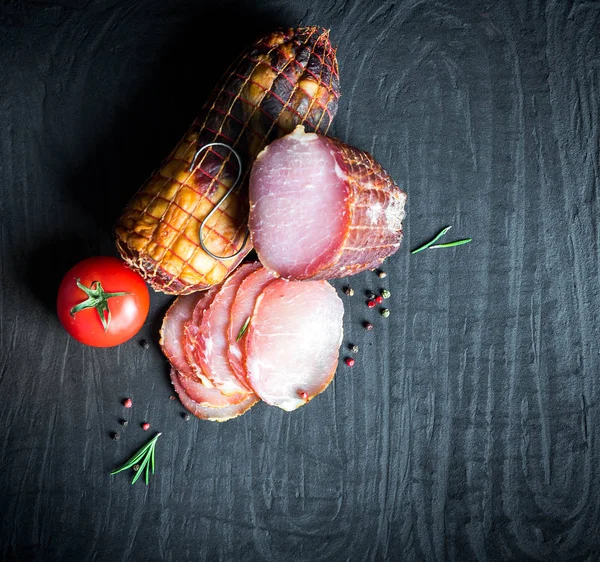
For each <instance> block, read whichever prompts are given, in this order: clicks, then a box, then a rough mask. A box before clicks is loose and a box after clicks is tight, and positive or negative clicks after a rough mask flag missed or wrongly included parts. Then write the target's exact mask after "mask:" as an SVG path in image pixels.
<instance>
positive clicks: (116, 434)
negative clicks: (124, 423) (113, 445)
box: [111, 431, 121, 441]
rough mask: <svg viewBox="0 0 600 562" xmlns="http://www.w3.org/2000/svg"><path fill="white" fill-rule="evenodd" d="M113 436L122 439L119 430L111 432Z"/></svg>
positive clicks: (116, 439)
mask: <svg viewBox="0 0 600 562" xmlns="http://www.w3.org/2000/svg"><path fill="white" fill-rule="evenodd" d="M111 437H112V438H113V439H114V440H115V441H118V440H119V439H121V435H120V434H119V432H118V431H115V432H113V433H112V434H111Z"/></svg>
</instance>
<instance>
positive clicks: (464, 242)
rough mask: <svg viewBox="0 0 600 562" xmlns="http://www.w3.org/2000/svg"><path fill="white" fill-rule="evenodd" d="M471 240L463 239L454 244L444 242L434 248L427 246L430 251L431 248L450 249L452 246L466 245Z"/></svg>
mask: <svg viewBox="0 0 600 562" xmlns="http://www.w3.org/2000/svg"><path fill="white" fill-rule="evenodd" d="M471 240H473V239H472V238H465V239H464V240H456V242H446V243H445V244H436V245H435V246H429V249H430V250H433V248H452V247H453V246H462V245H463V244H468V243H469V242H471Z"/></svg>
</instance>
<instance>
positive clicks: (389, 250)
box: [249, 126, 406, 279]
mask: <svg viewBox="0 0 600 562" xmlns="http://www.w3.org/2000/svg"><path fill="white" fill-rule="evenodd" d="M249 194H250V216H249V228H250V233H251V239H252V243H253V245H254V247H255V249H256V252H257V254H258V257H259V259H260V261H261V262H262V264H263V265H264V266H265V267H266V268H268V269H270V270H272V271H274V272H276V273H277V274H279V275H280V276H281V277H284V278H287V279H310V278H313V279H328V278H333V277H344V276H346V275H351V274H354V273H358V272H359V271H363V270H365V269H373V268H375V267H377V266H378V265H379V264H380V263H381V262H382V261H383V260H384V259H385V258H386V257H388V256H389V255H391V254H393V253H394V252H395V251H396V250H397V249H398V247H399V246H400V242H401V240H402V220H403V218H404V204H405V201H406V194H405V193H403V192H402V191H401V190H400V189H399V188H398V186H397V185H396V184H395V183H394V181H393V180H392V179H391V177H390V176H389V175H388V174H387V173H386V172H385V170H383V168H382V167H381V166H380V165H379V164H378V163H377V162H375V161H374V160H373V158H372V157H371V156H370V155H369V154H367V153H366V152H363V151H361V150H358V149H356V148H353V147H351V146H349V145H346V144H344V143H342V142H341V141H339V140H336V139H331V138H328V137H325V136H322V135H318V134H316V133H305V132H304V128H303V127H302V126H298V127H297V128H296V129H295V130H294V131H293V132H292V133H290V134H288V135H286V136H285V137H282V138H281V139H278V140H276V141H274V142H273V143H271V144H270V145H269V146H268V147H267V148H265V149H264V150H263V151H262V152H261V153H260V154H259V155H258V157H257V159H256V162H255V163H254V166H253V167H252V172H251V174H250V188H249Z"/></svg>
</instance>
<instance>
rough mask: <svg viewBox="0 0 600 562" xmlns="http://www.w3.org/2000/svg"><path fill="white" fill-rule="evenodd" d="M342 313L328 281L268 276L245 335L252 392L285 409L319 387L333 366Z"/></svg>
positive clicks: (330, 376)
mask: <svg viewBox="0 0 600 562" xmlns="http://www.w3.org/2000/svg"><path fill="white" fill-rule="evenodd" d="M343 316H344V306H343V304H342V301H341V299H340V298H339V297H338V295H337V292H336V290H335V289H334V288H333V287H332V286H331V285H330V284H329V283H327V281H287V280H285V279H275V280H273V281H271V282H270V283H269V284H268V285H267V286H266V287H265V289H264V290H263V291H262V293H261V294H260V296H259V297H258V299H257V300H256V304H255V306H254V312H253V314H252V318H251V320H250V324H249V327H248V331H247V332H246V335H245V344H246V372H247V375H248V382H249V383H250V384H251V386H252V388H253V389H254V392H256V394H257V395H258V396H259V397H260V398H261V399H262V400H264V401H265V402H266V403H267V404H271V405H273V406H278V407H280V408H282V409H284V410H288V411H291V410H295V409H296V408H298V407H300V406H302V405H304V404H306V403H307V402H308V401H309V400H311V399H312V398H314V397H315V396H316V395H317V394H319V393H321V392H323V390H325V388H327V386H328V385H329V383H330V382H331V380H332V379H333V376H334V374H335V370H336V367H337V362H338V353H339V348H340V344H341V343H342V335H343V325H342V319H343Z"/></svg>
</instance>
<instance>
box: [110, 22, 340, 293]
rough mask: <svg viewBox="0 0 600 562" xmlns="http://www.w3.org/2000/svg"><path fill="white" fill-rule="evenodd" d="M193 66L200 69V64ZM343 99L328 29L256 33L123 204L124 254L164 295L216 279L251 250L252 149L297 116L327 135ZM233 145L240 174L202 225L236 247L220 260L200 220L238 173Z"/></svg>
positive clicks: (120, 238) (118, 232)
mask: <svg viewBox="0 0 600 562" xmlns="http://www.w3.org/2000/svg"><path fill="white" fill-rule="evenodd" d="M198 60H199V61H201V60H202V58H201V56H200V58H199V59H198ZM196 70H197V71H198V72H200V73H201V72H202V67H201V64H200V66H199V67H198V69H195V70H194V71H196ZM338 98H339V78H338V65H337V60H336V56H335V50H334V49H333V48H332V46H331V43H330V41H329V31H326V30H324V29H321V28H317V27H304V28H299V29H290V30H287V31H278V32H274V33H271V34H269V35H267V36H266V37H264V38H262V39H260V40H259V41H257V42H256V43H255V44H254V46H252V47H251V48H250V49H248V50H247V51H245V52H243V53H242V54H241V55H240V57H239V58H238V59H237V60H236V61H235V62H234V63H233V65H232V66H231V67H230V69H229V72H228V73H227V74H226V75H225V76H224V78H223V79H222V80H221V82H220V83H219V84H218V85H217V87H216V88H215V90H214V92H213V94H212V95H211V97H210V99H209V101H208V103H206V104H205V106H204V108H203V109H202V111H201V113H200V115H199V117H198V118H197V119H196V120H195V121H194V123H193V125H192V126H191V128H190V129H189V130H188V132H187V133H186V134H185V135H184V137H183V139H182V140H181V141H180V142H179V144H178V145H177V146H176V147H175V148H174V150H173V151H172V152H171V154H170V155H169V156H168V157H167V158H166V159H165V160H164V162H163V163H162V164H161V166H160V167H159V169H158V170H157V171H155V172H154V174H152V175H151V176H150V178H149V179H148V180H147V182H146V183H145V184H144V185H143V186H142V187H141V188H140V190H139V191H138V192H137V194H136V195H135V196H134V197H133V199H132V200H131V201H130V202H129V204H128V205H127V207H126V208H125V210H124V211H123V213H122V215H121V217H120V218H119V220H118V222H117V224H116V226H115V238H116V245H117V248H118V250H119V253H120V254H121V256H122V258H123V259H124V260H125V261H126V262H127V263H128V264H129V266H130V267H131V268H132V269H134V270H136V271H137V272H138V273H140V274H141V275H142V276H143V277H144V279H146V281H147V282H148V283H149V284H150V285H151V286H152V288H153V289H155V290H157V291H162V292H164V293H169V294H188V293H192V292H194V291H198V290H202V289H206V288H207V287H209V286H211V285H215V284H217V283H220V282H221V281H222V280H223V279H225V278H226V277H227V276H228V275H229V273H230V272H231V271H232V270H233V269H234V268H235V267H236V266H237V265H238V264H239V263H240V262H241V261H242V259H243V258H244V256H245V255H246V254H247V253H248V252H249V251H250V250H251V245H250V243H249V242H247V243H246V244H245V245H244V239H245V235H246V228H247V214H248V202H247V178H248V172H249V170H250V167H251V165H252V162H253V161H254V159H255V157H256V155H257V154H258V153H259V152H260V151H261V150H262V149H263V148H264V147H265V146H266V144H267V143H269V142H270V141H272V140H274V139H276V138H278V137H280V136H282V135H284V134H286V133H289V132H291V131H292V130H293V129H294V127H295V126H296V125H298V124H300V123H301V124H304V125H305V127H306V128H307V130H311V131H318V132H321V133H325V132H326V131H327V129H328V128H329V125H330V123H331V120H332V119H333V117H334V115H335V113H336V111H337V106H338ZM215 142H217V143H223V144H226V145H227V146H225V147H224V146H213V147H211V148H209V149H207V150H204V151H203V152H202V153H201V154H199V155H198V157H197V159H196V160H194V157H195V155H196V153H197V151H198V150H199V149H200V148H203V147H206V145H208V144H210V143H215ZM227 147H230V148H227ZM230 149H233V150H235V152H236V153H237V154H238V155H239V157H240V159H241V162H242V176H241V182H240V185H239V186H238V187H236V189H235V191H234V192H233V193H232V194H231V195H230V196H229V197H228V198H227V199H226V200H225V201H224V202H223V203H222V205H220V207H219V210H218V212H216V213H214V214H213V215H212V216H211V217H210V219H209V220H208V221H207V223H206V225H205V227H204V229H203V233H202V234H203V238H202V239H203V241H204V243H205V245H206V247H207V249H208V250H209V251H210V252H211V253H212V254H214V255H216V256H218V257H226V256H231V255H232V254H235V253H237V252H238V251H239V253H238V254H237V255H236V256H235V257H234V258H231V259H225V260H220V259H216V258H215V257H212V256H210V255H209V254H208V253H206V252H205V251H204V250H203V249H202V247H201V246H200V242H199V227H200V223H201V222H202V221H203V220H204V218H205V217H207V216H208V214H209V213H210V212H211V211H212V210H213V209H214V208H215V206H216V204H217V203H218V202H219V201H220V200H221V199H222V197H223V195H224V194H225V193H226V192H227V190H228V189H229V188H230V187H231V185H232V183H233V182H234V181H235V179H236V176H237V174H238V168H239V166H238V163H237V159H236V158H235V157H234V154H233V153H232V150H230ZM192 161H194V165H193V166H191V164H192ZM190 168H192V169H191V170H190Z"/></svg>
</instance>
